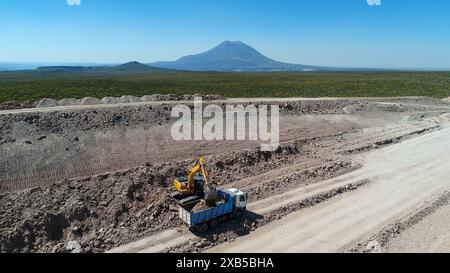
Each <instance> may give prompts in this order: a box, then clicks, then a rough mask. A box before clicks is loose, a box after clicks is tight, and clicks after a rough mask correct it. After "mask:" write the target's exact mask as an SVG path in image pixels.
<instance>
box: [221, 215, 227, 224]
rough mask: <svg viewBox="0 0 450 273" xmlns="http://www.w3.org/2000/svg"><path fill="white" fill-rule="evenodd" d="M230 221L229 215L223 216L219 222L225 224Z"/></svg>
mask: <svg viewBox="0 0 450 273" xmlns="http://www.w3.org/2000/svg"><path fill="white" fill-rule="evenodd" d="M226 221H228V215H222V216H220V217H219V222H221V223H223V222H226Z"/></svg>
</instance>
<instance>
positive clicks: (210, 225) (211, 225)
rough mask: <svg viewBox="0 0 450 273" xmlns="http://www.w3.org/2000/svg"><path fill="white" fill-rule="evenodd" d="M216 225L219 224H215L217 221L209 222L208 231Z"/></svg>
mask: <svg viewBox="0 0 450 273" xmlns="http://www.w3.org/2000/svg"><path fill="white" fill-rule="evenodd" d="M218 225H219V222H217V220H212V221H211V222H209V228H210V229H215V228H216V227H217V226H218Z"/></svg>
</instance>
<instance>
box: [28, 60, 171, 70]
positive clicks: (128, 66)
mask: <svg viewBox="0 0 450 273" xmlns="http://www.w3.org/2000/svg"><path fill="white" fill-rule="evenodd" d="M163 70H166V69H162V68H157V67H152V66H149V65H146V64H142V63H139V62H129V63H126V64H121V65H117V66H41V67H38V68H37V69H36V71H40V72H152V71H163Z"/></svg>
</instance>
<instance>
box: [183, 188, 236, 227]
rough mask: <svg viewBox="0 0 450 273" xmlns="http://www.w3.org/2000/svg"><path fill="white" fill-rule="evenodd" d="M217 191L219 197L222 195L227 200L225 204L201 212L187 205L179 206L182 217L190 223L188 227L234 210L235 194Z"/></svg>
mask: <svg viewBox="0 0 450 273" xmlns="http://www.w3.org/2000/svg"><path fill="white" fill-rule="evenodd" d="M217 193H218V196H219V197H222V198H223V199H224V200H225V203H224V204H220V205H217V206H216V207H213V208H208V209H205V210H202V211H199V212H191V211H189V210H188V209H186V208H185V207H182V206H180V207H179V214H180V218H181V219H182V220H183V221H184V222H185V223H186V224H187V225H188V227H195V226H197V225H198V224H201V223H203V222H207V221H209V220H213V219H217V218H218V217H220V216H223V215H226V214H228V213H230V212H232V211H233V209H234V203H235V199H236V196H233V195H231V194H229V193H227V192H225V191H223V190H220V191H218V192H217Z"/></svg>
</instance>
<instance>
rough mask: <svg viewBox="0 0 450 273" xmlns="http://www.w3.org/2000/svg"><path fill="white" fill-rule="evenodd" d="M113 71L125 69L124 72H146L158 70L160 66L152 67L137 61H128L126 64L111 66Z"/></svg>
mask: <svg viewBox="0 0 450 273" xmlns="http://www.w3.org/2000/svg"><path fill="white" fill-rule="evenodd" d="M111 69H112V70H114V71H126V72H147V71H155V70H158V71H160V70H161V69H160V68H156V67H152V66H149V65H146V64H142V63H139V62H129V63H126V64H121V65H118V66H115V67H112V68H111Z"/></svg>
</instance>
